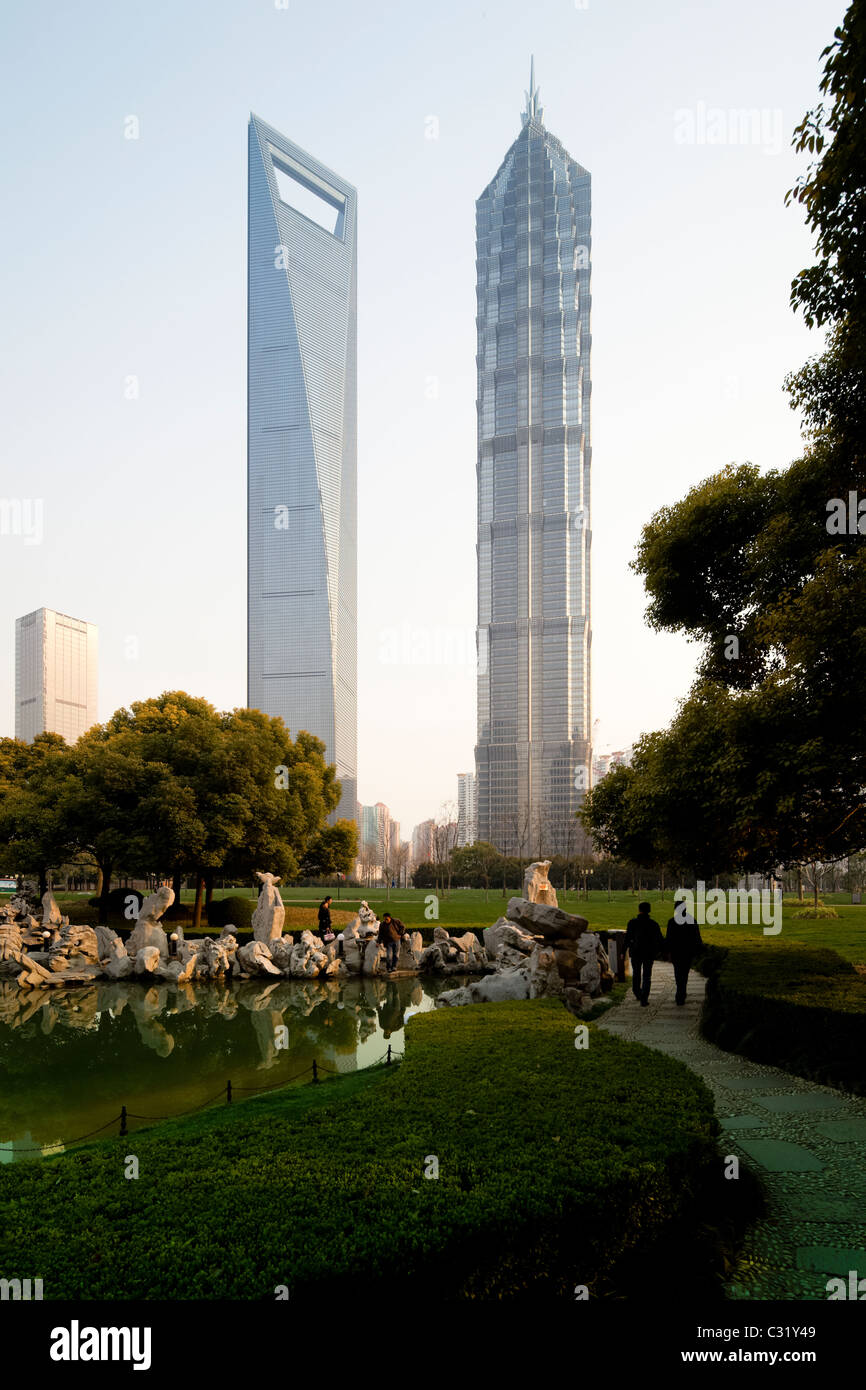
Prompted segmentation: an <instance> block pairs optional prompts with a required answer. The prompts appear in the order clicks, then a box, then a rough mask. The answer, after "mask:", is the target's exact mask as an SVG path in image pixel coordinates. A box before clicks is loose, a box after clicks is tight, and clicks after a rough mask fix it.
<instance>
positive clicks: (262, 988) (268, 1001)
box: [237, 980, 280, 1014]
mask: <svg viewBox="0 0 866 1390" xmlns="http://www.w3.org/2000/svg"><path fill="white" fill-rule="evenodd" d="M279 988H280V984H279V981H277V980H274V981H272V983H270V984H265V985H263V984H262V982H261V981H260V980H244V982H243V984H242V985H241V987H240V989H239V990H238V993H237V999H238V1002H239V1003H240V1004H241V1005H242V1006H243V1007H244V1008H245V1009H249V1011H250V1013H253V1014H255V1013H261V1012H263V1011H264V1010H266V1009H273V1008H275V1007H276V1005H275V1004H274V1003H273V1001H272V996H273V995H274V993H275V991H276V990H278V989H279Z"/></svg>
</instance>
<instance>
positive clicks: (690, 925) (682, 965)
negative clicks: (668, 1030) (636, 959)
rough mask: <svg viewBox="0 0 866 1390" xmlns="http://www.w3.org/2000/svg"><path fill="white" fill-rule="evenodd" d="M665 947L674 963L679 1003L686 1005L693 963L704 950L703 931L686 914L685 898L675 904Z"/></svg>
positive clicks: (666, 933) (679, 899) (666, 934)
mask: <svg viewBox="0 0 866 1390" xmlns="http://www.w3.org/2000/svg"><path fill="white" fill-rule="evenodd" d="M665 946H666V947H667V951H668V955H669V956H670V958H671V960H672V962H673V967H674V979H675V980H676V982H677V995H676V999H677V1003H678V1004H684V1003H685V1002H686V985H687V984H688V979H689V971H690V970H691V968H692V961H693V960H694V958H695V956H696V955H697V954H698V951H702V950H703V948H704V943H703V941H702V940H701V929H700V927H699V926H698V924H697V922H696V921H695V919H694V917H692V916H690V914H689V913H688V912H686V900H685V898H678V899H677V901H676V902H675V903H674V915H673V917H671V919H670V921H669V922H668V927H667V931H666V932H665Z"/></svg>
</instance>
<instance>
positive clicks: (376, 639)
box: [0, 0, 844, 836]
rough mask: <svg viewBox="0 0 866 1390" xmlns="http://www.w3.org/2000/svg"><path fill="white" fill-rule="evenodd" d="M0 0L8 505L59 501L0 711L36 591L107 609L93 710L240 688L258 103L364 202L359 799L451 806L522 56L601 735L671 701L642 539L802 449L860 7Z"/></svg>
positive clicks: (669, 660) (463, 713)
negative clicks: (571, 261)
mask: <svg viewBox="0 0 866 1390" xmlns="http://www.w3.org/2000/svg"><path fill="white" fill-rule="evenodd" d="M4 8H5V13H4V18H3V21H2V33H0V42H2V51H3V53H4V55H5V66H6V71H5V73H4V76H3V81H2V83H0V102H2V107H3V108H4V109H3V127H2V128H3V130H4V132H5V142H4V143H5V152H4V170H3V191H4V194H5V207H4V210H3V216H2V220H0V238H2V256H0V274H2V279H3V285H2V303H3V323H4V329H3V332H2V348H0V351H2V381H3V401H2V412H0V439H2V471H0V499H2V498H5V499H19V500H21V499H30V500H31V501H41V504H42V507H43V518H44V520H43V535H42V540H41V543H40V544H28V543H27V542H28V538H27V537H25V536H24V535H14V534H6V535H0V634H2V655H0V733H3V734H11V733H12V732H13V729H14V717H13V693H14V677H13V666H14V620H15V618H16V616H19V615H21V614H23V613H26V612H29V611H30V610H32V609H34V608H38V607H41V606H42V605H46V606H48V607H52V608H58V609H60V610H61V611H63V612H66V613H69V614H72V615H73V616H75V617H79V618H85V619H87V620H89V621H91V622H95V623H97V624H98V626H99V632H100V718H102V719H105V718H107V717H108V715H109V714H110V713H111V712H112V711H113V710H114V709H115V708H117V707H118V706H120V705H124V704H129V703H130V702H131V701H132V700H135V699H139V698H146V697H147V696H150V695H155V694H158V693H159V692H160V691H161V690H165V689H169V688H182V689H186V690H188V691H190V692H192V693H194V694H198V695H204V696H206V697H207V698H208V699H210V700H212V701H213V702H214V703H215V704H216V705H217V706H218V707H220V708H230V707H232V706H235V705H240V704H243V703H244V702H245V699H246V669H245V665H246V426H245V393H246V323H245V312H246V127H247V119H248V116H249V112H250V111H251V110H252V111H255V112H256V113H257V114H258V115H260V116H261V117H262V118H263V119H264V120H265V121H267V122H269V123H270V124H272V125H274V126H276V127H277V129H278V130H281V131H283V132H284V133H285V134H286V135H287V136H288V137H289V138H290V139H292V140H294V141H296V142H297V143H298V144H299V145H301V146H302V147H303V148H305V149H307V150H309V151H310V152H311V153H313V154H314V155H315V156H316V157H317V158H319V159H321V160H322V161H323V162H324V163H325V164H327V165H329V166H330V167H331V168H332V169H334V170H335V171H336V172H337V173H339V174H340V175H342V176H343V177H344V178H346V179H348V180H349V181H350V182H352V183H354V184H355V186H356V187H357V188H358V190H359V344H358V346H359V386H358V389H359V463H358V466H359V570H360V576H359V578H360V584H359V625H358V626H359V633H358V635H359V660H358V668H359V701H358V710H359V767H358V773H359V787H358V790H359V796H360V799H361V800H362V801H364V802H373V801H377V800H382V801H385V802H387V803H388V805H389V806H390V807H391V809H392V812H393V814H394V815H395V816H396V817H397V818H398V819H399V820H400V821H401V823H402V829H403V834H404V836H406V835H408V833H409V832H410V830H411V828H412V825H413V824H414V823H415V822H417V821H419V820H421V819H423V818H425V817H426V816H428V815H432V814H435V812H436V810H437V808H438V807H439V805H440V804H441V803H442V802H443V801H444V800H446V799H448V798H452V797H454V796H455V794H456V774H457V772H459V771H464V770H470V769H471V768H472V767H473V747H474V742H475V681H474V669H473V663H474V624H475V614H476V604H475V450H476V444H475V387H476V380H475V346H476V344H475V264H474V258H475V246H474V215H475V207H474V205H475V199H476V198H477V197H478V195H479V194H480V193H481V191H482V189H483V188H484V187H485V186H486V184H487V183H488V182H489V180H490V179H491V177H492V175H493V174H494V173H495V172H496V170H497V168H498V166H499V164H500V162H501V160H502V158H503V156H504V154H505V152H506V150H507V148H508V147H509V145H510V144H511V142H512V141H513V140H514V138H515V137H516V135H517V134H518V132H519V129H520V111H521V109H522V107H523V93H524V89H525V87H526V85H527V82H528V76H529V57H530V53H532V52H534V54H535V62H536V77H537V80H538V83H539V86H540V89H541V99H542V102H543V105H544V107H545V123H546V124H547V125H548V127H549V128H550V129H551V130H552V131H553V132H554V134H556V135H557V136H558V137H559V138H560V139H561V140H562V142H563V143H564V144H565V146H566V147H567V148H568V150H569V151H570V152H571V154H572V155H573V156H574V157H575V158H576V159H577V160H579V161H580V162H581V163H582V164H583V165H585V167H586V168H588V169H589V170H590V172H591V173H592V177H593V287H592V288H593V316H592V330H593V357H592V373H593V398H592V425H593V464H594V469H593V498H592V507H593V590H594V603H593V674H594V679H593V713H594V716H595V717H596V718H597V719H599V720H600V726H599V734H598V746H599V748H600V749H602V750H603V749H604V748H608V749H611V748H619V747H622V746H624V745H625V744H627V743H630V742H631V741H632V740H633V739H634V738H636V737H637V736H638V735H639V734H640V733H641V732H643V731H645V730H648V729H653V728H658V727H661V726H662V725H664V724H665V723H666V722H667V721H668V720H669V719H670V717H671V716H672V715H673V713H674V711H675V708H676V702H677V700H678V699H679V698H680V697H682V696H683V695H684V694H685V692H686V690H687V689H688V686H689V683H690V680H691V676H692V673H693V669H694V658H695V650H694V649H693V648H691V647H689V646H688V645H687V644H686V643H685V642H683V641H681V640H679V639H676V638H672V637H660V636H657V635H654V634H652V633H651V632H649V631H648V629H647V628H646V627H645V626H644V623H643V611H644V606H645V604H644V595H643V590H642V586H641V585H640V583H639V581H638V580H637V578H636V577H635V576H634V575H633V574H631V573H630V571H629V570H628V563H629V561H630V560H631V558H632V557H633V554H634V549H635V545H636V542H637V539H638V536H639V532H640V528H641V526H642V525H643V523H644V522H645V521H646V520H647V519H648V518H649V517H650V515H651V514H652V513H653V511H654V510H655V509H656V508H658V507H659V506H661V505H663V504H665V503H669V502H673V501H675V500H676V499H677V498H679V497H680V496H681V495H682V494H683V492H684V491H685V490H686V489H687V488H688V487H689V486H691V485H692V484H693V483H694V482H697V481H698V480H699V479H701V478H703V477H705V476H706V475H707V474H709V473H711V472H714V471H715V470H717V469H719V468H720V467H722V466H723V465H725V464H726V463H729V462H732V461H736V462H741V461H743V460H746V459H749V460H751V461H753V462H755V463H757V464H758V465H760V467H761V468H762V469H766V468H771V467H778V466H783V465H785V464H786V463H788V462H789V461H790V460H791V459H792V458H794V457H796V455H797V453H798V450H799V448H800V437H799V429H798V422H797V419H796V417H795V416H794V414H793V413H792V412H791V410H790V408H789V406H788V403H787V398H786V397H785V395H784V394H783V392H782V380H783V377H784V375H785V373H786V372H787V371H789V370H791V369H792V368H795V367H797V366H798V365H799V364H800V363H801V362H802V361H803V360H804V358H805V357H806V356H807V355H809V354H810V353H811V352H813V351H816V350H818V348H819V346H820V341H819V340H818V338H817V337H815V336H814V335H809V334H808V333H807V331H806V329H805V328H804V327H803V325H802V323H801V322H800V321H799V320H798V319H796V318H795V317H794V315H793V314H792V313H791V311H790V309H789V307H788V293H789V284H790V280H791V278H792V276H793V275H794V274H795V273H796V272H797V271H798V270H799V269H801V268H802V267H803V266H804V265H806V264H808V263H809V261H810V259H811V246H810V239H809V237H808V234H807V232H806V230H805V228H804V226H803V222H802V215H801V213H800V211H799V210H797V209H785V207H784V202H783V199H784V193H785V190H786V189H787V188H789V187H790V186H791V184H792V183H793V181H794V178H795V176H796V173H797V172H798V170H799V169H800V168H801V167H802V164H803V161H802V159H801V158H800V157H795V156H794V155H793V152H792V151H791V149H790V134H791V131H792V130H793V128H794V126H795V125H796V124H797V122H798V121H799V119H800V117H801V116H802V114H803V112H804V110H805V109H806V108H807V107H808V106H810V105H814V104H815V102H816V100H817V88H818V81H819V76H820V70H821V69H820V62H819V55H820V53H821V50H822V48H823V47H824V46H825V44H827V43H829V42H830V40H831V38H832V34H833V29H834V27H835V25H836V24H837V23H838V22H839V21H840V19H841V18H842V15H843V13H844V5H843V4H841V3H839V0H702V3H701V4H700V5H699V6H698V5H695V4H693V3H692V4H686V3H681V4H677V3H673V0H667V3H665V0H661V3H657V4H646V3H638V0H624V3H615V0H589V3H588V5H584V4H582V3H581V4H577V5H576V4H575V3H574V0H540V3H536V4H532V5H529V6H527V5H524V4H520V3H517V0H486V3H482V4H479V3H472V0H470V3H466V0H441V3H439V4H436V5H426V4H425V5H422V4H388V3H377V0H368V2H367V3H366V4H363V5H359V4H357V3H352V0H331V3H329V4H327V5H321V4H315V5H314V4H309V3H302V0H288V3H287V4H286V5H285V7H283V5H282V0H278V4H275V3H274V0H207V3H204V0H201V2H199V0H173V3H159V0H157V2H156V3H154V0H149V3H148V4H146V5H124V4H117V3H116V0H115V2H113V3H101V2H100V0H92V2H91V3H79V4H78V5H75V6H49V7H48V8H45V7H38V6H37V7H32V6H25V5H24V4H22V3H19V4H18V5H17V7H13V6H12V5H11V4H10V5H7V6H6V7H4ZM739 112H752V113H754V114H753V116H752V117H750V118H749V119H746V120H741V119H740V117H739V115H738V113H739ZM130 118H135V121H131V120H130ZM136 122H137V134H138V138H137V139H130V138H126V137H127V135H129V134H130V133H135V132H136ZM431 136H432V137H435V138H431ZM129 378H136V379H137V388H138V396H137V398H131V399H130V398H129V397H130V395H133V393H134V390H135V385H134V384H133V383H130V382H129ZM7 529H8V528H7ZM395 654H396V656H397V660H396V661H395V660H393V658H394V656H395ZM425 655H426V656H427V657H429V659H428V660H426V661H425Z"/></svg>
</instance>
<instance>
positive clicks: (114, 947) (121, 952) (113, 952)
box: [99, 932, 134, 980]
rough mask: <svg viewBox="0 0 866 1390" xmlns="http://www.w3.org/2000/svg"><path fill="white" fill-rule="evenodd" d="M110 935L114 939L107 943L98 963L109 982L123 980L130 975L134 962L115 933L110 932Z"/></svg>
mask: <svg viewBox="0 0 866 1390" xmlns="http://www.w3.org/2000/svg"><path fill="white" fill-rule="evenodd" d="M111 935H112V937H113V938H114V939H113V940H112V941H109V942H108V946H107V949H106V951H105V954H104V955H101V956H100V960H99V963H100V965H101V966H102V971H103V974H104V975H107V976H108V978H109V980H125V979H126V977H127V975H131V974H132V970H133V965H134V962H133V959H132V957H131V956H130V955H129V953H128V951H127V949H126V947H125V946H124V944H123V942H122V941H121V939H120V937H119V936H118V935H117V933H116V932H112V933H111Z"/></svg>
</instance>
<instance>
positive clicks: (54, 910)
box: [42, 888, 63, 927]
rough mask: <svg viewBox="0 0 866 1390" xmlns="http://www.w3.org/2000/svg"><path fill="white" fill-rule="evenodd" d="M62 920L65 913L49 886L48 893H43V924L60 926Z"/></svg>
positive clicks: (45, 925)
mask: <svg viewBox="0 0 866 1390" xmlns="http://www.w3.org/2000/svg"><path fill="white" fill-rule="evenodd" d="M62 921H63V914H62V913H61V911H60V908H59V907H58V906H57V902H56V900H55V897H54V894H53V893H52V891H51V889H50V888H49V889H48V892H47V893H43V894H42V925H43V927H59V926H60V924H61V922H62Z"/></svg>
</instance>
